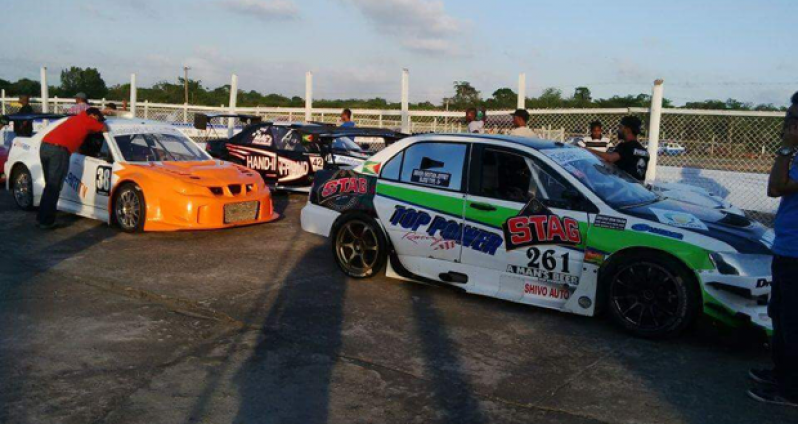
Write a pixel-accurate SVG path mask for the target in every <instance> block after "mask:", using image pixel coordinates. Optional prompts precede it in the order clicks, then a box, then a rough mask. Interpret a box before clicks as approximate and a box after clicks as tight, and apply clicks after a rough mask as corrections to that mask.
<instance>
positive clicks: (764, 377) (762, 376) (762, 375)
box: [748, 369, 776, 386]
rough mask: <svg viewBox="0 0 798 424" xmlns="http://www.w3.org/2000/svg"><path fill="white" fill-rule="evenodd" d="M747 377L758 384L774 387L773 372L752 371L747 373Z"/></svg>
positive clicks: (774, 378) (774, 377)
mask: <svg viewBox="0 0 798 424" xmlns="http://www.w3.org/2000/svg"><path fill="white" fill-rule="evenodd" d="M748 376H749V377H751V380H754V381H756V382H757V383H759V384H769V385H772V386H775V385H776V376H775V375H773V370H764V369H752V370H750V371H748Z"/></svg>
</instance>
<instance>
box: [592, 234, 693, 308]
mask: <svg viewBox="0 0 798 424" xmlns="http://www.w3.org/2000/svg"><path fill="white" fill-rule="evenodd" d="M636 254H650V255H655V256H660V257H662V256H664V257H667V258H669V259H671V260H673V261H675V262H676V263H678V264H679V265H680V266H681V267H682V268H684V270H685V271H687V272H686V275H688V276H689V277H690V279H691V283H690V284H693V285H694V286H695V287H696V288H697V289H698V293H699V296H700V302H701V304H703V302H704V290H703V288H702V287H701V279H700V278H699V277H698V274H697V273H696V271H695V270H694V269H692V268H691V267H690V266H689V265H688V264H687V262H685V261H684V260H682V259H681V258H679V257H678V256H677V255H674V254H673V253H671V252H668V251H667V250H662V249H656V248H653V247H643V246H630V247H626V248H623V249H620V250H618V251H616V252H613V253H612V254H611V255H609V257H607V259H606V260H605V261H604V263H602V264H601V267H600V268H599V273H598V300H599V302H598V303H597V305H596V306H597V307H598V308H604V307H605V305H606V300H607V296H608V290H607V288H608V286H609V281H608V278H609V275H610V272H611V271H612V270H613V268H614V267H616V266H618V265H619V264H621V263H622V262H623V260H624V259H626V258H627V257H629V256H631V255H636Z"/></svg>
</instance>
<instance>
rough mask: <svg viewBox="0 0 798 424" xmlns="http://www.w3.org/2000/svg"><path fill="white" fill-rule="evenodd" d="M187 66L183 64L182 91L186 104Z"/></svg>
mask: <svg viewBox="0 0 798 424" xmlns="http://www.w3.org/2000/svg"><path fill="white" fill-rule="evenodd" d="M189 69H191V68H189V67H188V66H183V91H184V92H185V94H186V99H185V103H186V104H188V70H189Z"/></svg>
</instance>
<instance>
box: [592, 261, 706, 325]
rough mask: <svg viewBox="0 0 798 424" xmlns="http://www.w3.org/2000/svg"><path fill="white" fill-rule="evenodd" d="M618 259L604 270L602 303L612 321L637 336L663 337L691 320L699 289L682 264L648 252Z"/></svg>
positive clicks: (695, 313)
mask: <svg viewBox="0 0 798 424" xmlns="http://www.w3.org/2000/svg"><path fill="white" fill-rule="evenodd" d="M619 259H620V260H619V261H618V263H616V264H614V265H612V266H611V269H608V270H607V271H606V272H605V275H607V281H606V283H607V284H608V287H607V293H606V301H607V305H606V306H607V309H609V310H610V315H611V316H612V319H613V321H615V323H616V324H618V325H620V326H621V327H622V328H624V329H625V330H626V331H628V332H630V333H632V334H633V335H635V336H637V337H642V338H647V339H667V338H671V337H675V336H677V335H679V334H680V333H681V332H682V331H684V330H685V329H686V328H687V327H689V326H690V325H692V324H693V323H694V322H695V320H696V318H697V317H698V314H699V312H700V309H701V293H700V291H699V287H698V284H697V283H696V282H695V279H694V277H693V276H691V273H690V270H689V269H687V267H686V266H684V265H683V264H682V263H681V262H679V261H677V260H676V259H673V258H671V257H668V256H664V255H655V254H653V253H648V252H642V253H632V254H628V255H624V256H623V257H622V258H619Z"/></svg>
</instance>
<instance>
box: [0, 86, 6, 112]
mask: <svg viewBox="0 0 798 424" xmlns="http://www.w3.org/2000/svg"><path fill="white" fill-rule="evenodd" d="M0 96H2V97H3V99H2V100H1V101H2V103H3V108H2V110H3V111H2V113H0V114H2V115H5V114H6V89H5V88H4V89H2V90H0Z"/></svg>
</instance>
